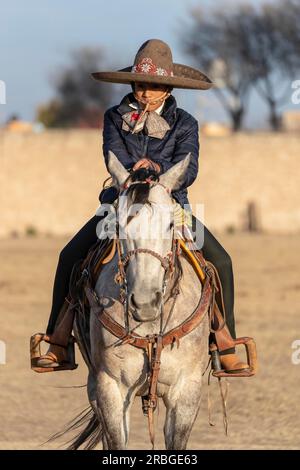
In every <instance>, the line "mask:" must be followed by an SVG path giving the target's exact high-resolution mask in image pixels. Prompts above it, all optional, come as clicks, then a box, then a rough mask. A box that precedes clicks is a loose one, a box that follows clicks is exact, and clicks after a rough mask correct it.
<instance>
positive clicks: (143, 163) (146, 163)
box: [132, 158, 160, 173]
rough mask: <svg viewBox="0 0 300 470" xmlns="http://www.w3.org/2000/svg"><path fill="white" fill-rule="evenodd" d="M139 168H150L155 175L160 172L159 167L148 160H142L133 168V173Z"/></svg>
mask: <svg viewBox="0 0 300 470" xmlns="http://www.w3.org/2000/svg"><path fill="white" fill-rule="evenodd" d="M139 168H151V169H152V170H154V171H156V172H157V173H159V172H160V165H159V164H158V163H155V162H153V161H152V160H150V159H149V158H142V159H141V160H139V161H138V162H136V164H135V165H134V166H133V168H132V169H133V171H135V170H138V169H139Z"/></svg>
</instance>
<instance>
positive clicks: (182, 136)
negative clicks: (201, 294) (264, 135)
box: [37, 39, 249, 375]
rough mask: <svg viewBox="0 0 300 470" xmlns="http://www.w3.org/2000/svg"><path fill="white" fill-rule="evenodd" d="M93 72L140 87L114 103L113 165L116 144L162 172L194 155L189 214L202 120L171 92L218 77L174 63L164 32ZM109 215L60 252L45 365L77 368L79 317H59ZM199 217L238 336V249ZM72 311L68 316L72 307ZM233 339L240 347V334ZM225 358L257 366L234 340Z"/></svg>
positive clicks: (233, 364) (112, 190)
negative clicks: (72, 344) (124, 60)
mask: <svg viewBox="0 0 300 470" xmlns="http://www.w3.org/2000/svg"><path fill="white" fill-rule="evenodd" d="M92 76H93V78H94V79H96V80H99V81H104V82H113V83H122V84H128V85H131V88H132V92H131V93H129V94H127V95H126V96H125V97H124V98H123V99H122V101H121V103H120V105H117V106H114V107H112V108H110V109H108V110H107V111H106V113H105V115H104V129H103V155H104V158H105V162H106V166H107V165H108V155H109V151H112V152H113V153H114V154H115V155H116V157H117V158H118V159H119V161H120V162H121V163H122V165H123V166H124V167H125V168H126V169H127V170H129V171H135V170H137V169H141V168H144V169H145V170H152V171H153V170H154V171H155V172H156V173H157V175H158V177H159V175H162V174H164V173H165V172H166V171H167V170H168V169H170V168H171V167H173V166H174V165H175V164H176V163H178V162H179V161H181V160H183V159H184V158H185V157H186V155H187V154H190V162H189V166H188V170H187V172H186V177H185V181H184V182H183V184H182V185H181V187H180V189H179V190H176V191H174V192H172V196H173V198H174V200H175V201H176V204H177V208H178V210H179V213H180V214H182V213H183V212H182V208H183V207H184V206H186V205H188V198H187V188H188V187H189V186H190V185H191V184H192V183H193V182H194V181H195V180H196V178H197V175H198V158H199V133H198V122H197V121H196V119H195V118H194V117H193V116H191V115H190V114H189V113H187V112H186V111H184V110H183V109H180V108H178V107H177V103H176V100H175V98H174V97H173V96H172V94H171V93H172V90H173V88H184V89H195V90H208V89H209V88H211V87H212V85H213V84H212V82H211V80H210V79H209V78H208V77H207V76H206V75H205V74H204V73H202V72H200V71H199V70H196V69H194V68H191V67H188V66H185V65H181V64H176V63H173V60H172V53H171V50H170V48H169V46H168V45H167V44H166V43H164V42H163V41H161V40H157V39H152V40H149V41H146V42H145V43H144V44H143V45H142V46H141V47H140V49H139V50H138V52H137V54H136V57H135V60H134V64H133V65H132V66H130V67H127V68H125V69H122V70H118V71H115V72H96V73H93V74H92ZM117 196H118V191H117V189H116V187H114V186H110V187H109V188H107V189H105V190H103V191H102V193H101V196H100V201H101V203H106V204H107V203H108V204H112V203H113V202H114V201H115V199H116V198H117ZM184 214H185V215H186V212H185V213H184ZM103 218H104V215H94V216H93V217H92V218H91V219H90V220H89V221H88V222H87V223H86V224H85V225H84V227H82V228H81V230H80V231H79V232H78V233H77V234H76V235H75V236H74V238H72V240H71V241H69V243H68V244H67V245H66V246H65V247H64V248H63V250H62V251H61V253H60V256H59V262H58V266H57V271H56V276H55V282H54V291H53V304H52V310H51V315H50V319H49V323H48V327H47V335H48V337H49V338H48V340H49V343H50V347H49V350H48V352H47V354H45V355H43V356H41V357H40V358H39V359H38V361H37V366H38V367H39V368H40V371H43V370H44V371H47V370H55V368H57V367H59V368H60V369H61V368H63V369H68V368H69V369H72V368H74V367H73V365H72V363H71V362H72V361H71V360H70V357H68V352H67V348H66V344H67V343H68V339H69V337H70V336H71V331H72V322H70V321H67V320H65V321H60V322H57V319H58V316H59V314H60V313H61V312H62V310H63V309H62V307H63V304H64V302H65V298H66V296H67V295H68V289H69V280H70V275H71V272H72V269H73V266H74V265H75V264H76V263H77V262H78V261H79V260H81V259H84V258H85V257H86V255H87V253H88V251H89V249H90V247H91V246H92V245H93V244H95V243H96V242H97V232H96V228H97V226H98V223H99V221H100V220H101V219H103ZM192 222H193V223H194V225H195V226H196V236H195V244H196V249H197V250H201V252H202V254H203V256H204V258H205V260H207V261H209V262H211V263H212V264H213V265H214V266H215V268H216V270H217V272H218V275H219V278H220V282H221V286H222V289H223V295H224V305H222V304H221V302H220V299H218V298H217V299H216V301H217V302H219V308H220V310H221V311H222V313H223V314H225V312H226V324H227V326H225V328H223V330H224V332H225V333H226V335H227V336H226V337H227V338H230V339H231V340H232V338H233V339H234V338H236V334H235V322H234V281H233V271H232V263H231V259H230V256H229V255H228V253H227V252H226V251H225V250H224V248H223V247H222V246H221V244H220V243H219V242H218V241H217V240H216V238H215V237H214V236H213V235H212V233H211V232H210V231H209V230H208V229H207V227H205V226H204V225H203V223H202V222H200V221H199V220H197V219H196V218H195V217H194V216H192ZM203 238H204V239H203ZM197 243H198V245H197ZM64 311H65V312H66V313H65V314H66V315H67V314H68V309H64ZM228 330H229V331H228ZM228 344H229V345H231V346H232V341H229V342H228ZM220 360H221V366H222V368H223V369H224V370H225V371H226V372H228V373H231V374H233V375H234V374H238V373H241V372H243V371H246V370H247V369H248V368H249V365H248V364H246V363H244V362H242V361H241V360H240V359H239V357H238V356H237V354H236V352H235V349H234V348H232V347H228V348H227V349H224V348H222V353H221V356H220Z"/></svg>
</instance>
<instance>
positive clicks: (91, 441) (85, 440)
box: [47, 406, 103, 450]
mask: <svg viewBox="0 0 300 470" xmlns="http://www.w3.org/2000/svg"><path fill="white" fill-rule="evenodd" d="M86 423H87V424H86ZM84 424H86V426H85V428H84V429H83V430H82V431H81V432H80V433H79V434H78V435H77V436H76V437H75V438H72V439H71V440H69V441H68V442H67V444H69V446H68V447H67V450H77V449H79V447H80V446H81V445H82V444H85V446H84V449H85V450H91V449H94V448H95V447H96V445H97V444H99V442H100V441H101V440H102V436H103V430H102V425H101V422H100V421H99V420H98V418H97V416H96V415H95V413H94V411H93V409H92V407H91V406H89V407H88V408H86V409H85V410H83V411H82V412H81V413H79V415H77V416H76V417H75V418H74V419H73V420H72V421H71V422H70V423H68V424H67V425H66V428H65V429H64V430H63V431H61V432H58V433H56V434H54V435H53V436H51V437H50V439H49V440H48V441H47V442H50V441H54V440H55V439H58V438H59V437H62V436H63V435H65V434H66V433H68V432H70V431H74V430H75V429H78V428H79V427H81V426H82V425H84Z"/></svg>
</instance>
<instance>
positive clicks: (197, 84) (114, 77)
mask: <svg viewBox="0 0 300 470" xmlns="http://www.w3.org/2000/svg"><path fill="white" fill-rule="evenodd" d="M131 70H132V67H126V68H125V69H121V70H118V71H116V72H94V73H92V74H91V75H92V77H93V78H94V79H95V80H98V81H101V82H111V83H124V84H130V83H131V82H143V83H158V84H162V85H169V86H172V87H174V88H188V89H191V90H208V89H209V88H211V87H212V86H213V83H212V81H211V80H210V79H209V78H208V77H207V76H206V75H205V74H204V73H202V72H200V70H197V69H194V68H193V67H189V66H187V65H182V64H173V74H174V75H173V76H165V75H151V74H147V73H135V72H131Z"/></svg>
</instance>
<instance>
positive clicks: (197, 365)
mask: <svg viewBox="0 0 300 470" xmlns="http://www.w3.org/2000/svg"><path fill="white" fill-rule="evenodd" d="M188 164H189V156H187V157H186V158H185V160H183V161H181V162H179V163H177V164H176V165H175V166H173V167H172V168H171V169H169V170H168V171H167V172H166V173H165V174H163V175H161V176H160V178H159V181H156V182H153V184H152V183H151V182H150V183H149V182H148V184H145V183H144V184H143V186H142V185H141V184H139V185H136V182H135V183H132V184H131V185H130V183H129V185H128V187H127V189H124V186H123V185H124V182H125V181H128V176H129V173H128V172H127V170H126V169H125V168H124V167H123V166H122V164H121V163H120V162H119V160H118V159H117V158H116V157H115V155H114V154H112V153H110V156H109V171H110V174H111V176H112V177H113V181H114V184H116V185H117V186H118V188H120V189H121V196H120V197H119V199H118V203H119V212H120V214H119V215H120V219H119V232H120V233H121V232H122V233H126V238H125V237H124V238H123V239H120V247H121V249H122V252H123V254H124V255H125V256H126V254H128V253H129V252H131V254H132V253H133V252H134V256H130V257H129V259H128V264H127V267H126V280H127V295H126V300H127V306H128V325H127V326H128V328H129V330H130V331H133V332H134V333H138V335H140V336H143V337H146V336H147V335H153V334H158V333H161V332H166V331H168V330H171V329H172V328H175V327H176V326H177V325H179V324H181V323H182V322H183V321H184V320H185V319H187V318H188V317H189V316H190V315H191V314H192V313H193V311H194V310H195V309H196V307H197V305H198V304H199V300H200V298H201V291H202V284H201V282H200V280H199V278H198V276H197V275H196V273H195V271H194V269H193V268H192V266H191V264H190V263H189V262H188V261H187V259H186V258H185V257H183V256H181V257H180V261H178V260H177V264H176V265H175V271H176V273H175V274H174V272H173V275H171V274H170V273H168V272H167V271H166V269H165V268H164V266H163V264H162V262H161V260H162V259H166V257H167V256H168V254H169V253H170V252H171V250H172V240H173V235H174V225H173V223H172V222H171V223H170V221H172V217H173V210H174V200H173V199H172V198H171V196H170V192H171V190H176V188H179V187H180V185H181V184H182V181H183V179H184V175H185V172H186V169H187V167H188ZM135 185H136V186H135ZM133 186H135V188H133ZM141 192H142V194H140V193H141ZM126 195H128V198H127V203H128V207H129V211H128V212H127V210H128V207H127V209H126V210H125V208H124V210H123V208H122V204H123V203H122V196H126ZM124 200H125V198H124ZM141 201H142V206H141V207H140V210H138V211H136V210H135V211H133V213H132V214H131V215H130V210H131V209H132V208H133V207H134V203H135V202H141ZM124 207H125V206H124ZM128 214H129V216H128ZM157 234H159V235H158V236H157ZM140 249H141V251H140ZM143 249H146V250H145V251H143ZM147 249H148V250H149V251H150V250H151V252H152V254H153V252H155V253H156V254H157V255H158V256H155V255H154V256H151V253H150V252H147ZM131 250H136V251H131ZM117 273H118V253H117V252H116V253H115V255H114V257H113V259H112V261H110V263H108V264H105V265H104V266H103V268H102V270H101V272H100V275H99V278H98V280H97V283H96V288H95V290H96V292H97V295H98V299H99V302H100V304H102V306H103V308H105V309H106V311H107V312H108V313H109V315H110V316H111V317H112V318H113V319H114V320H115V321H116V322H118V323H119V324H121V325H123V326H124V327H126V318H125V315H124V308H123V304H122V303H121V301H120V285H119V284H118V283H117V282H115V280H116V278H115V276H116V274H117ZM174 287H179V289H178V290H177V296H176V302H175V303H174V304H173V297H172V295H171V293H172V292H173V288H174ZM172 306H173V307H172ZM172 308H173V311H172V314H171V315H170V316H169V313H170V310H171V309H172ZM162 312H163V318H162ZM95 313H97V314H95ZM89 321H90V324H89V340H88V341H86V342H85V344H84V341H83V335H82V334H81V333H80V321H79V320H78V318H76V320H75V335H76V337H77V341H78V343H79V346H80V349H81V351H82V352H83V356H84V358H85V361H86V363H87V365H88V367H89V371H90V372H89V378H88V396H89V401H90V403H91V407H92V411H91V413H92V415H91V420H90V422H89V424H88V425H87V427H86V428H85V430H84V431H83V432H82V433H81V434H80V436H79V437H78V438H77V440H76V441H74V443H73V445H72V446H71V448H78V447H79V445H81V444H82V443H84V442H86V441H88V439H90V444H89V448H91V447H93V446H94V445H96V444H97V442H100V440H101V439H102V442H103V447H104V449H126V447H127V444H128V438H129V423H130V409H131V406H132V404H133V401H134V398H135V397H136V396H143V395H145V394H146V393H147V390H148V372H149V361H148V357H147V354H146V352H145V350H143V349H139V348H136V347H134V346H132V345H131V344H124V343H122V341H119V340H118V339H117V338H116V337H115V336H114V335H113V334H112V333H110V332H109V331H108V330H107V329H106V328H104V327H103V325H102V324H101V323H100V322H99V311H98V312H95V311H94V310H93V308H92V309H91V313H90V320H89ZM134 333H133V334H134ZM208 335H209V321H208V316H207V315H205V317H204V319H203V321H202V322H201V323H200V325H199V326H198V327H197V328H195V329H194V330H193V331H192V332H190V333H189V334H187V335H186V336H184V337H183V338H181V340H180V344H178V345H177V346H179V347H177V346H176V344H175V345H174V344H173V345H168V346H166V347H165V348H164V349H163V351H162V355H161V365H160V372H159V377H158V383H157V395H158V397H161V398H162V400H163V402H164V404H165V406H166V420H165V425H164V435H165V445H166V448H167V449H185V448H186V446H187V442H188V439H189V436H190V433H191V430H192V427H193V424H194V421H195V419H196V416H197V413H198V410H199V406H200V398H201V382H202V374H203V372H204V369H205V367H206V364H207V359H208ZM89 341H90V346H89V345H88V346H86V345H87V344H88V343H89Z"/></svg>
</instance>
